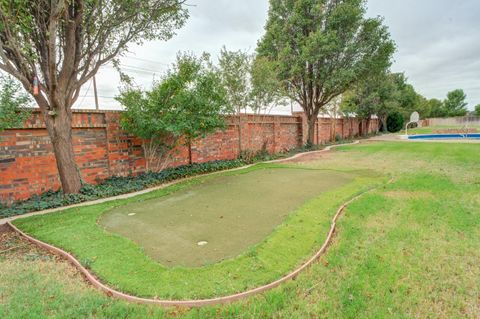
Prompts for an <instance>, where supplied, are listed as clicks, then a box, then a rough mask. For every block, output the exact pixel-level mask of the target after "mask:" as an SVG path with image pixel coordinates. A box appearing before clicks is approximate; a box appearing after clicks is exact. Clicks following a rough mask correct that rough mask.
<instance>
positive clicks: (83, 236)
mask: <svg viewBox="0 0 480 319" xmlns="http://www.w3.org/2000/svg"><path fill="white" fill-rule="evenodd" d="M279 167H295V165H277V164H260V165H255V166H252V167H249V168H245V169H242V170H238V171H230V172H223V173H220V174H214V175H209V176H203V177H197V178H194V179H191V180H187V181H183V182H180V183H178V184H175V185H172V186H169V187H166V188H164V189H161V190H158V191H154V192H152V193H149V194H145V195H141V196H138V197H135V198H130V199H126V200H118V201H114V202H109V203H104V204H98V205H93V206H85V207H80V208H73V209H68V210H65V211H62V212H59V213H55V214H50V215H44V216H34V217H29V218H25V219H19V220H17V221H15V222H14V224H15V226H17V227H19V228H20V229H21V230H22V231H24V232H26V233H28V234H29V235H32V236H33V237H35V238H38V239H40V240H42V241H45V242H47V243H49V244H52V245H55V246H57V247H59V248H62V249H64V250H66V251H69V252H71V253H72V254H73V255H74V256H75V257H76V258H77V259H78V260H79V261H80V262H81V263H82V264H83V265H84V266H86V267H87V268H90V269H91V271H92V272H93V273H94V274H96V275H97V276H98V277H99V278H100V279H101V280H102V281H103V282H105V283H106V284H108V285H109V286H111V287H112V288H115V289H118V290H121V291H123V292H127V293H130V294H134V295H137V296H140V297H157V298H162V299H180V300H181V299H201V298H211V297H218V296H224V295H228V294H232V293H237V292H241V291H245V290H247V289H251V288H254V287H258V286H260V285H262V284H266V283H269V282H272V281H274V280H276V279H278V278H279V277H281V276H282V275H285V274H286V273H288V272H289V271H291V270H293V269H294V268H295V266H298V265H300V264H301V263H302V262H303V261H305V260H306V259H308V257H310V256H311V255H312V254H313V253H314V252H315V251H316V250H317V249H318V248H319V247H320V246H321V244H322V243H323V241H324V240H325V237H326V235H327V233H328V229H329V227H330V222H331V218H332V217H333V216H334V214H335V212H336V210H337V209H338V207H339V206H340V205H341V204H343V203H344V202H345V201H347V200H349V199H350V198H353V197H354V196H356V195H358V194H359V193H362V192H364V191H366V190H368V189H371V188H372V187H375V186H378V185H380V184H382V183H385V182H386V180H387V179H386V178H384V177H378V175H377V176H375V177H370V176H368V174H360V175H359V176H357V177H356V178H355V180H354V181H353V182H352V183H350V184H348V185H346V186H343V187H341V188H338V189H336V190H333V191H331V192H327V193H324V194H322V195H321V196H319V197H317V198H315V199H313V200H311V201H309V202H307V203H306V204H305V205H303V206H302V207H301V208H299V209H298V210H296V211H295V212H294V213H292V214H291V215H290V216H289V218H288V219H287V220H286V221H285V223H284V224H282V225H280V226H279V227H277V229H276V230H275V231H274V232H273V233H272V234H271V235H270V236H268V237H267V238H266V239H265V240H264V241H263V242H262V243H260V244H258V245H256V246H254V247H251V248H250V249H249V250H248V251H247V252H245V253H244V254H242V255H239V256H237V257H235V258H233V259H231V260H226V261H223V262H221V263H217V264H213V265H208V266H205V267H202V268H193V269H187V268H172V269H168V268H165V267H164V266H162V265H160V264H159V263H157V262H156V261H154V260H152V259H150V258H149V257H148V256H146V255H145V254H144V253H143V251H142V249H141V248H140V247H139V246H138V245H136V244H135V243H133V242H132V241H130V240H129V239H127V238H124V237H121V236H119V235H115V234H109V233H107V232H105V231H104V230H102V229H101V228H100V227H99V226H98V224H97V220H98V218H99V217H100V216H101V215H102V214H103V213H104V212H106V211H108V210H109V209H112V208H113V207H117V206H120V205H125V204H127V203H131V202H136V201H143V200H147V199H151V198H155V197H159V196H165V195H167V194H170V193H172V192H175V191H177V190H179V189H183V188H185V187H189V186H190V185H194V184H197V183H201V182H202V181H204V180H205V179H210V178H215V177H216V176H219V175H232V174H244V173H247V172H250V171H253V170H256V169H262V168H279ZM297 167H298V166H297Z"/></svg>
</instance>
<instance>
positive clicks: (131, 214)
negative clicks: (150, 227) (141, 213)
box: [128, 213, 137, 216]
mask: <svg viewBox="0 0 480 319" xmlns="http://www.w3.org/2000/svg"><path fill="white" fill-rule="evenodd" d="M135 215H137V214H135V213H130V214H128V216H135Z"/></svg>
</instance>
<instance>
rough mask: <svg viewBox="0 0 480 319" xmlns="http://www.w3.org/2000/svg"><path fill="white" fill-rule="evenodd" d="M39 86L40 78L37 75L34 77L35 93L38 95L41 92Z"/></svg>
mask: <svg viewBox="0 0 480 319" xmlns="http://www.w3.org/2000/svg"><path fill="white" fill-rule="evenodd" d="M39 91H40V90H39V87H38V78H37V77H36V76H34V77H33V95H34V96H37V95H38V93H39Z"/></svg>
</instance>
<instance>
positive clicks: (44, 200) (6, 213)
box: [0, 159, 246, 218]
mask: <svg viewBox="0 0 480 319" xmlns="http://www.w3.org/2000/svg"><path fill="white" fill-rule="evenodd" d="M245 164H246V163H245V161H243V160H240V159H237V160H231V161H214V162H208V163H202V164H192V165H185V166H180V167H175V168H167V169H165V170H162V171H161V172H158V173H155V172H149V173H144V174H140V175H137V176H129V177H112V178H109V179H107V180H105V181H104V182H103V183H102V184H99V185H90V184H87V185H84V186H83V188H82V190H81V191H80V194H63V193H62V192H61V191H56V192H55V191H48V192H46V193H43V194H42V195H37V196H33V197H31V198H30V199H27V200H25V201H20V202H16V203H14V204H13V205H12V206H10V207H5V206H3V207H0V218H5V217H11V216H17V215H22V214H26V213H31V212H36V211H41V210H45V209H51V208H57V207H62V206H68V205H73V204H78V203H82V202H87V201H92V200H96V199H101V198H107V197H113V196H117V195H122V194H128V193H133V192H137V191H141V190H143V189H146V188H149V187H154V186H158V185H160V184H163V183H166V182H171V181H174V180H178V179H181V178H185V177H191V176H195V175H200V174H206V173H212V172H217V171H222V170H227V169H232V168H237V167H241V166H244V165H245Z"/></svg>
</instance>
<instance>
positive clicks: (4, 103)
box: [0, 76, 31, 131]
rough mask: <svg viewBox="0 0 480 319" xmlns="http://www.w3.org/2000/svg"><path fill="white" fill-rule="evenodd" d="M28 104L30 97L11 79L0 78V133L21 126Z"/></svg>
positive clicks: (27, 112)
mask: <svg viewBox="0 0 480 319" xmlns="http://www.w3.org/2000/svg"><path fill="white" fill-rule="evenodd" d="M30 104H31V100H30V97H29V96H28V95H27V94H26V93H24V91H23V89H22V88H21V87H20V85H19V84H18V83H17V82H16V81H15V80H14V79H13V78H11V77H9V76H0V131H3V130H5V129H7V128H12V127H16V126H20V125H22V123H23V121H25V120H26V118H27V117H28V116H29V114H30V112H29V111H28V110H27V109H25V108H26V107H28V106H30Z"/></svg>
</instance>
